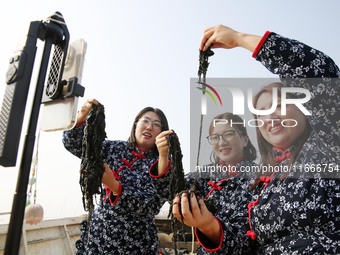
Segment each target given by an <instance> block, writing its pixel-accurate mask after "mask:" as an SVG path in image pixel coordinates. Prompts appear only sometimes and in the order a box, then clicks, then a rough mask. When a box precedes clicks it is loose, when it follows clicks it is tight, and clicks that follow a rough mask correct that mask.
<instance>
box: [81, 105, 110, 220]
mask: <svg viewBox="0 0 340 255" xmlns="http://www.w3.org/2000/svg"><path fill="white" fill-rule="evenodd" d="M105 138H106V132H105V112H104V106H103V105H101V104H99V105H95V104H92V108H91V111H90V114H89V116H88V118H87V120H86V126H85V128H84V136H83V140H82V155H81V168H80V180H79V184H80V187H81V192H82V195H83V207H84V210H85V211H88V219H89V220H90V219H91V216H92V213H93V210H94V202H93V196H94V195H95V194H102V185H101V184H102V182H101V179H102V176H103V173H104V168H103V162H102V159H101V150H102V144H103V141H104V140H105Z"/></svg>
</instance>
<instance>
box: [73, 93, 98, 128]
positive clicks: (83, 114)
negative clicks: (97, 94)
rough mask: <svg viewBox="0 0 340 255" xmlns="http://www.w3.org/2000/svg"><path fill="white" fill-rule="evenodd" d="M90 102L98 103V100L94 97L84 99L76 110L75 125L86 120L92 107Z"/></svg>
mask: <svg viewBox="0 0 340 255" xmlns="http://www.w3.org/2000/svg"><path fill="white" fill-rule="evenodd" d="M92 104H95V105H98V101H97V100H96V99H94V98H89V99H87V100H86V102H85V103H84V104H83V106H82V107H81V109H80V111H79V112H78V116H77V123H76V125H80V124H81V123H83V122H85V121H86V118H87V116H88V115H89V113H90V111H91V109H92Z"/></svg>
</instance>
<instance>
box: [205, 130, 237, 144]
mask: <svg viewBox="0 0 340 255" xmlns="http://www.w3.org/2000/svg"><path fill="white" fill-rule="evenodd" d="M235 134H236V130H229V131H226V132H224V133H223V134H221V135H210V136H207V139H208V142H209V143H210V144H211V145H214V144H218V142H219V141H220V137H222V139H223V141H225V142H231V141H232V140H234V138H235Z"/></svg>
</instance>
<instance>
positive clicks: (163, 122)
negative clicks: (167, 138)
mask: <svg viewBox="0 0 340 255" xmlns="http://www.w3.org/2000/svg"><path fill="white" fill-rule="evenodd" d="M146 112H154V113H156V114H157V116H158V117H159V119H160V121H161V125H162V127H161V128H162V131H165V130H169V124H168V120H167V118H166V116H165V114H164V113H163V111H162V110H160V109H158V108H154V107H151V106H148V107H145V108H144V109H142V110H141V111H140V112H139V113H138V114H137V115H136V117H135V120H134V122H133V125H132V128H131V132H130V137H129V138H128V144H129V146H131V147H133V148H134V147H136V136H135V131H136V126H137V122H138V121H139V119H140V118H141V117H142V116H143V115H144V114H145V113H146ZM151 151H152V152H153V153H155V155H158V150H157V147H156V145H155V146H154V147H153V148H152V150H151Z"/></svg>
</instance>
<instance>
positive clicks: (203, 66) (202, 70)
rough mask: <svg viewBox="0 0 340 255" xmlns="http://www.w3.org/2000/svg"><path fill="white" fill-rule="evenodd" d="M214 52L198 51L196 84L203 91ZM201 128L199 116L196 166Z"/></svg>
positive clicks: (201, 122) (201, 123)
mask: <svg viewBox="0 0 340 255" xmlns="http://www.w3.org/2000/svg"><path fill="white" fill-rule="evenodd" d="M213 55H214V52H213V51H212V50H211V49H210V47H209V48H208V49H207V50H206V51H202V50H200V54H199V65H198V72H197V75H198V83H200V84H202V88H203V89H205V88H206V86H205V85H204V84H205V83H206V74H207V71H208V66H209V61H208V60H209V57H211V56H213ZM202 91H203V92H202V93H203V94H205V91H204V90H202ZM202 126H203V114H201V118H200V130H199V136H198V149H197V159H196V165H197V166H199V157H200V151H201V140H202Z"/></svg>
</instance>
